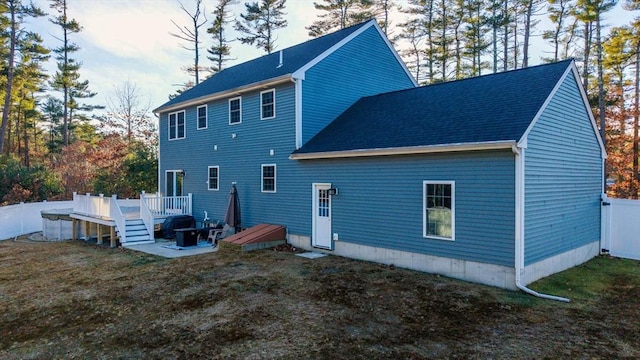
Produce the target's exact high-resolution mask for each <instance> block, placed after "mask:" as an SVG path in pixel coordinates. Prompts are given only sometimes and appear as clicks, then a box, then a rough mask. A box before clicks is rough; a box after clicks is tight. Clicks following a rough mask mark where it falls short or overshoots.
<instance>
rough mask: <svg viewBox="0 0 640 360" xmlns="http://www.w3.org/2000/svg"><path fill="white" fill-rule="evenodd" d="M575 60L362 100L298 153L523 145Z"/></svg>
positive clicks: (296, 152)
mask: <svg viewBox="0 0 640 360" xmlns="http://www.w3.org/2000/svg"><path fill="white" fill-rule="evenodd" d="M571 61H572V60H566V61H561V62H557V63H553V64H547V65H540V66H534V67H530V68H526V69H521V70H514V71H508V72H503V73H498V74H492V75H486V76H480V77H476V78H470V79H465V80H459V81H451V82H446V83H440V84H435V85H428V86H424V87H419V88H413V89H408V90H402V91H395V92H391V93H385V94H380V95H375V96H369V97H365V98H362V99H360V100H358V101H357V102H356V103H355V104H354V105H352V106H351V107H350V108H349V109H347V110H346V111H345V112H344V113H342V114H341V115H340V116H339V117H338V118H337V119H335V120H334V121H333V122H331V123H330V124H329V125H328V126H327V127H325V128H324V129H323V130H322V131H320V132H319V133H318V134H317V135H316V136H314V137H313V138H312V139H310V140H309V141H308V142H307V143H306V144H304V145H303V146H302V147H301V148H300V149H298V150H297V151H295V152H294V154H308V153H322V152H336V151H351V150H373V149H386V148H399V147H413V146H436V145H453V144H465V143H485V142H496V141H519V140H520V138H521V137H522V136H523V135H524V133H525V131H526V130H527V128H528V126H529V124H530V123H531V122H532V121H533V119H534V118H535V116H536V114H537V112H538V111H539V110H540V108H541V107H542V105H543V104H544V102H545V100H546V99H547V97H548V96H549V94H550V93H551V91H552V90H553V88H554V87H555V85H556V84H557V83H558V81H559V80H560V78H561V77H562V75H563V74H564V73H565V71H566V70H567V68H568V67H569V66H570V65H571Z"/></svg>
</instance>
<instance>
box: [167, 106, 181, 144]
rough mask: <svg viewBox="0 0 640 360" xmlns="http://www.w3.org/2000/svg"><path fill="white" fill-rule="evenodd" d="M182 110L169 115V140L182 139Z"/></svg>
mask: <svg viewBox="0 0 640 360" xmlns="http://www.w3.org/2000/svg"><path fill="white" fill-rule="evenodd" d="M184 137H185V124H184V110H182V111H178V112H174V113H171V114H169V140H176V139H184Z"/></svg>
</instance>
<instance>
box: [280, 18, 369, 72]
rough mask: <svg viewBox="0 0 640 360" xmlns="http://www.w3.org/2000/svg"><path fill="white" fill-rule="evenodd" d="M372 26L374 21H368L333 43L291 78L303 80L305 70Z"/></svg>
mask: <svg viewBox="0 0 640 360" xmlns="http://www.w3.org/2000/svg"><path fill="white" fill-rule="evenodd" d="M373 24H375V21H370V22H369V23H368V24H365V25H362V27H361V28H360V29H358V30H356V31H354V32H352V33H351V34H349V36H347V37H345V38H344V39H342V40H340V41H339V42H337V43H335V44H334V45H333V46H332V47H330V48H328V49H327V50H325V51H324V52H323V53H322V54H320V55H318V56H316V57H315V58H314V59H313V60H311V61H309V62H308V63H306V64H305V65H304V66H303V67H301V68H300V69H298V70H296V71H295V72H294V73H293V74H292V77H294V78H296V79H302V80H304V74H305V72H306V71H307V70H309V69H311V68H312V67H314V66H315V65H316V64H318V63H319V62H320V61H322V60H324V59H325V58H327V57H328V56H329V55H331V54H333V53H334V52H335V51H336V50H338V49H339V48H341V47H342V46H343V45H344V44H346V43H348V42H349V41H351V40H353V39H354V38H355V37H356V36H358V35H360V34H362V33H363V32H364V31H365V30H367V29H368V28H370V27H371V26H373Z"/></svg>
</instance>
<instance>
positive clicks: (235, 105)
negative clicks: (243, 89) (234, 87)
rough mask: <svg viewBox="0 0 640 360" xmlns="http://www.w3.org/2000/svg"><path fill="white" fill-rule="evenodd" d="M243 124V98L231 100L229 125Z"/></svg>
mask: <svg viewBox="0 0 640 360" xmlns="http://www.w3.org/2000/svg"><path fill="white" fill-rule="evenodd" d="M241 122H242V98H241V97H237V98H233V99H229V125H232V124H240V123H241Z"/></svg>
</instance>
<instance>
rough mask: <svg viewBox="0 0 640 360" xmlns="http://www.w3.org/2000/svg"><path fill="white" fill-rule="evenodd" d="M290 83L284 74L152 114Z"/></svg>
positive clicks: (162, 109)
mask: <svg viewBox="0 0 640 360" xmlns="http://www.w3.org/2000/svg"><path fill="white" fill-rule="evenodd" d="M288 81H291V74H286V75H282V76H278V77H275V78H271V79H267V80H263V81H258V82H255V83H253V84H248V85H244V86H239V87H235V88H233V89H229V90H225V91H221V92H217V93H215V94H207V95H204V96H200V97H197V98H195V99H190V100H186V101H183V102H179V103H176V104H172V105H169V106H166V107H162V106H161V107H159V108H157V109H153V111H152V112H153V113H155V114H158V113H164V112H169V111H171V110H176V109H183V108H186V107H188V106H193V105H200V104H204V103H206V102H210V101H213V100H218V99H223V98H226V97H229V96H230V95H241V94H242V93H245V92H248V91H253V90H257V89H261V88H267V87H271V86H274V85H277V84H280V83H285V82H288Z"/></svg>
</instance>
